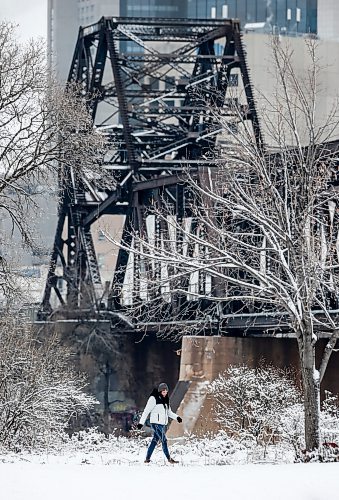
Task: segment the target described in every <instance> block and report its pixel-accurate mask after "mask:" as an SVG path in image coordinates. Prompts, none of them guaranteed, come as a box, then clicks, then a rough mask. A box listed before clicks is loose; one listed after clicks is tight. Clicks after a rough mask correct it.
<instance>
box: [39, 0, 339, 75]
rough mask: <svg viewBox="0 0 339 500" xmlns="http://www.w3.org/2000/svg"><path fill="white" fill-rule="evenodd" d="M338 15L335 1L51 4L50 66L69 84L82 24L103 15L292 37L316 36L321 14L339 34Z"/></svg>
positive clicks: (64, 0)
mask: <svg viewBox="0 0 339 500" xmlns="http://www.w3.org/2000/svg"><path fill="white" fill-rule="evenodd" d="M318 5H319V6H318ZM319 10H321V13H319ZM338 12H339V2H338V1H337V0H250V1H248V0H48V35H47V37H48V49H49V54H50V66H51V67H53V68H55V70H56V71H57V74H58V76H59V78H60V80H61V81H65V80H66V79H67V76H68V70H69V67H70V64H71V58H72V54H73V50H74V45H75V41H76V38H77V33H78V28H79V26H87V25H89V24H93V23H95V22H96V21H97V20H98V19H100V17H102V16H121V17H169V18H200V19H201V18H204V19H206V18H237V19H239V20H240V22H241V25H242V26H243V27H246V30H248V31H259V32H260V31H262V29H263V28H265V31H268V32H272V31H273V32H275V33H282V34H288V35H292V36H294V35H297V34H305V33H317V18H318V16H319V15H320V14H321V29H322V33H323V35H326V29H329V31H330V33H332V32H333V33H334V32H336V31H339V30H338V28H337V23H336V21H335V20H336V19H337V17H336V16H335V15H334V14H335V13H336V14H338Z"/></svg>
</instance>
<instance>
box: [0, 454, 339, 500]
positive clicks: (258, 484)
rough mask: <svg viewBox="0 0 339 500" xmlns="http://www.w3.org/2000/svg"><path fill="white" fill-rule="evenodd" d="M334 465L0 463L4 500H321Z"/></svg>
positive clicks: (330, 490)
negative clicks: (123, 499)
mask: <svg viewBox="0 0 339 500" xmlns="http://www.w3.org/2000/svg"><path fill="white" fill-rule="evenodd" d="M338 476H339V464H338V463H330V464H315V463H310V464H283V465H268V464H265V465H258V464H257V465H250V464H249V465H225V466H192V465H189V466H185V465H178V466H170V465H166V466H160V465H151V466H150V465H144V464H143V463H142V462H141V463H140V464H138V465H137V464H133V465H110V466H108V465H99V464H97V465H87V464H83V465H75V464H60V463H59V464H58V463H56V462H54V463H45V464H39V463H36V462H33V463H32V462H31V463H24V462H22V461H21V462H18V461H16V462H13V463H1V464H0V477H1V499H3V500H68V499H69V500H93V499H94V498H97V499H98V498H114V499H117V500H118V499H119V498H135V499H138V500H144V499H145V500H146V499H147V500H149V499H150V498H153V497H154V496H155V495H154V494H155V492H158V494H157V495H158V496H159V498H161V499H162V500H173V499H174V498H176V499H178V500H182V499H191V498H192V499H194V500H208V499H213V500H215V499H224V498H225V499H227V500H326V499H329V498H331V499H332V500H336V499H337V498H339V492H338Z"/></svg>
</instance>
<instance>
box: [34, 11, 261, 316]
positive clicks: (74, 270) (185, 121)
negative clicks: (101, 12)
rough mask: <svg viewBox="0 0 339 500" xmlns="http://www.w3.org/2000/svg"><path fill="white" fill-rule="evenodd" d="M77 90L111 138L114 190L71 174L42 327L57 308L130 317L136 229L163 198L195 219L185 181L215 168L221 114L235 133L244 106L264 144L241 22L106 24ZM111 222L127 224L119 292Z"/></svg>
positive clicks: (106, 158) (92, 32) (92, 40)
mask: <svg viewBox="0 0 339 500" xmlns="http://www.w3.org/2000/svg"><path fill="white" fill-rule="evenodd" d="M68 83H69V84H73V83H74V84H77V85H78V86H80V88H81V92H82V93H83V95H84V97H87V98H88V97H89V98H90V99H89V103H90V104H89V108H90V112H91V115H92V118H93V126H94V127H95V129H96V130H97V133H101V134H104V135H105V137H106V138H107V141H108V145H107V149H106V151H105V152H104V154H103V156H102V158H101V161H100V164H101V168H102V175H103V177H105V176H106V178H107V177H108V178H109V179H110V181H111V182H110V187H109V188H108V187H107V186H106V185H104V184H100V179H97V178H90V177H88V178H81V179H80V178H79V176H77V175H76V173H75V172H74V171H73V170H72V167H67V166H66V167H62V168H63V175H62V176H61V178H62V179H63V180H62V181H60V186H59V190H60V203H59V210H58V223H57V228H56V233H55V240H54V246H53V251H52V255H51V260H50V266H49V272H48V277H47V282H46V287H45V291H44V296H43V301H42V306H41V311H40V319H46V318H47V317H49V316H50V315H51V313H53V312H54V311H55V310H59V309H61V310H63V311H64V314H66V316H67V314H70V315H72V314H82V311H84V310H86V311H87V313H86V314H87V315H89V316H91V315H94V316H97V315H99V316H100V315H105V314H108V313H111V314H113V313H116V314H118V313H119V311H121V310H123V306H124V303H123V293H122V291H123V287H124V283H125V282H126V269H127V264H128V261H129V259H130V252H129V251H128V248H129V247H130V245H131V244H132V233H133V231H142V230H144V228H145V217H144V214H145V210H147V208H149V207H151V206H152V205H154V204H155V203H158V202H160V201H159V200H168V201H169V202H170V203H171V204H172V207H174V208H173V209H174V212H175V215H176V216H177V217H179V218H180V217H183V215H184V213H187V210H189V208H188V207H189V203H188V199H189V190H187V189H186V187H185V175H186V174H187V172H188V173H189V175H193V176H194V175H196V176H199V175H200V172H201V171H202V170H203V169H204V168H206V167H210V166H213V164H214V163H215V162H216V156H217V152H218V151H219V150H220V148H221V147H222V140H220V134H221V130H220V125H219V124H218V122H217V121H216V120H215V116H216V114H217V115H219V116H223V120H226V121H227V122H228V123H229V124H230V125H232V124H233V125H234V124H235V125H236V120H237V115H238V113H239V110H240V112H241V114H242V118H243V119H244V120H248V121H250V122H251V123H252V125H253V134H254V140H255V141H256V142H257V144H258V145H259V146H261V145H262V137H261V133H260V127H259V122H258V117H257V113H256V109H255V102H254V97H253V92H252V87H251V83H250V78H249V72H248V68H247V64H246V56H245V50H244V47H243V42H242V38H241V33H240V26H239V22H238V21H234V20H227V19H223V20H217V19H209V20H190V19H182V20H180V19H149V18H147V19H140V18H138V19H133V18H108V17H106V18H102V19H100V21H99V22H98V23H97V24H94V25H91V26H88V27H85V28H80V30H79V35H78V39H77V43H76V47H75V51H74V56H73V60H72V64H71V68H70V72H69V77H68ZM240 86H241V88H242V94H243V95H242V98H241V99H240V98H239V97H238V96H237V95H236V92H237V87H239V88H240ZM224 147H227V140H226V145H225V144H224ZM112 186H113V187H112ZM185 211H186V212H185ZM104 215H110V216H112V217H117V216H119V217H121V218H122V220H123V221H124V222H123V230H122V234H121V241H122V242H123V246H122V247H121V248H120V249H119V251H118V255H117V259H116V263H115V268H112V270H111V282H110V286H109V290H107V289H106V290H105V287H104V284H103V283H102V278H101V275H100V266H99V264H98V256H97V254H96V250H95V245H94V242H93V235H92V232H91V228H92V227H93V224H94V223H95V222H96V221H97V220H98V219H100V218H101V217H102V216H104ZM134 266H136V263H134ZM67 311H68V313H67ZM88 311H89V312H88Z"/></svg>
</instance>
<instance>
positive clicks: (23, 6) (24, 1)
mask: <svg viewBox="0 0 339 500" xmlns="http://www.w3.org/2000/svg"><path fill="white" fill-rule="evenodd" d="M0 20H6V21H12V22H14V23H16V24H19V25H20V26H19V28H18V34H19V35H20V38H21V39H22V41H26V40H28V39H29V38H32V37H34V38H36V37H44V38H46V36H47V0H0Z"/></svg>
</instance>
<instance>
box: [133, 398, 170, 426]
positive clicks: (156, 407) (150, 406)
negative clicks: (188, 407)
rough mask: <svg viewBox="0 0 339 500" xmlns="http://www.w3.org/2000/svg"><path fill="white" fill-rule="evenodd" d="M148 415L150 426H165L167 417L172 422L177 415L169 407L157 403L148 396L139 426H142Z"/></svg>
mask: <svg viewBox="0 0 339 500" xmlns="http://www.w3.org/2000/svg"><path fill="white" fill-rule="evenodd" d="M149 414H151V415H150V423H151V424H161V425H167V424H168V417H169V418H172V419H173V420H176V419H177V418H178V415H177V414H176V413H174V412H173V411H172V410H171V407H170V406H169V405H167V404H165V405H164V404H163V403H160V402H157V400H156V399H155V397H154V396H150V397H149V398H148V401H147V404H146V406H145V409H144V411H143V412H142V415H141V418H140V424H142V425H144V423H145V422H146V419H147V417H148V415H149Z"/></svg>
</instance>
